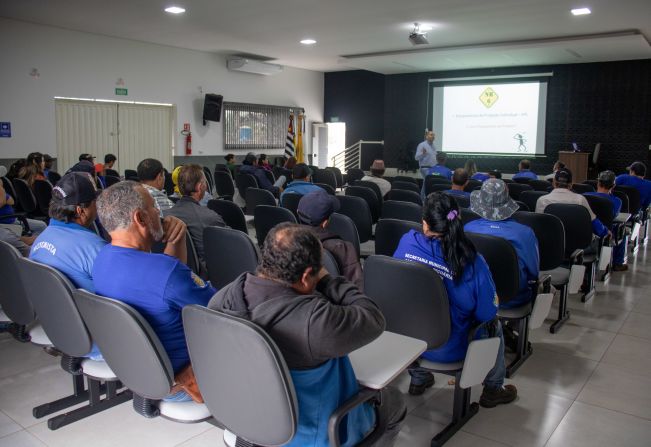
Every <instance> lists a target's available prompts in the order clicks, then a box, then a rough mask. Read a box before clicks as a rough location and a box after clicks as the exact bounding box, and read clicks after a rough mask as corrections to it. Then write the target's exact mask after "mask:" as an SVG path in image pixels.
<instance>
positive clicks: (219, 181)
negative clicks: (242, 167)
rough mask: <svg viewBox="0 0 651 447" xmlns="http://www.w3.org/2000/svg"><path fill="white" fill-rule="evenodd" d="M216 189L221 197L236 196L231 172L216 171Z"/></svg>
mask: <svg viewBox="0 0 651 447" xmlns="http://www.w3.org/2000/svg"><path fill="white" fill-rule="evenodd" d="M227 170H228V169H227ZM215 189H216V191H217V195H218V196H219V197H224V196H231V197H232V196H233V195H235V185H234V184H233V178H232V177H231V174H230V172H225V171H215Z"/></svg>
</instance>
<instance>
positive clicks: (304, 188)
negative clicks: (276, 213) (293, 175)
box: [280, 180, 321, 204]
mask: <svg viewBox="0 0 651 447" xmlns="http://www.w3.org/2000/svg"><path fill="white" fill-rule="evenodd" d="M320 189H321V187H320V186H318V185H315V184H314V183H311V182H305V181H303V180H294V181H293V182H291V183H290V184H289V185H287V188H285V190H284V191H283V193H282V194H281V195H280V203H281V204H282V203H283V197H284V196H285V194H302V195H305V194H308V193H311V192H314V191H318V190H320Z"/></svg>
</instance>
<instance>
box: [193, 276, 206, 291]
mask: <svg viewBox="0 0 651 447" xmlns="http://www.w3.org/2000/svg"><path fill="white" fill-rule="evenodd" d="M191 275H192V281H194V283H195V284H196V285H197V287H201V288H202V289H203V288H204V287H206V285H207V284H206V282H205V281H204V280H203V279H201V278H199V277H198V276H197V275H195V274H194V272H192V273H191Z"/></svg>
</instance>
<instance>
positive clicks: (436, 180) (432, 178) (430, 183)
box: [425, 175, 452, 195]
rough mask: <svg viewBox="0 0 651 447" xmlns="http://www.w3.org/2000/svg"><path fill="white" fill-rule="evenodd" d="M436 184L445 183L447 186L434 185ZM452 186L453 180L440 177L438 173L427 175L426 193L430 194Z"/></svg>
mask: <svg viewBox="0 0 651 447" xmlns="http://www.w3.org/2000/svg"><path fill="white" fill-rule="evenodd" d="M434 185H445V186H447V188H442V187H434ZM451 187H452V182H451V181H450V180H448V179H446V178H445V177H439V176H436V175H428V176H427V177H425V195H428V194H430V193H432V192H435V191H445V190H446V189H450V188H451Z"/></svg>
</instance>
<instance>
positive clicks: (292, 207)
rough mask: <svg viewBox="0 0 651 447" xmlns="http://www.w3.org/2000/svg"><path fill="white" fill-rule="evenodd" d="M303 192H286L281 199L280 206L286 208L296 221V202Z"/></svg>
mask: <svg viewBox="0 0 651 447" xmlns="http://www.w3.org/2000/svg"><path fill="white" fill-rule="evenodd" d="M302 197H303V194H295V193H288V194H285V195H283V200H282V204H281V206H282V207H283V208H287V209H288V210H289V211H291V212H292V214H293V215H294V217H295V218H296V220H297V221H298V202H300V201H301V198H302Z"/></svg>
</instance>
